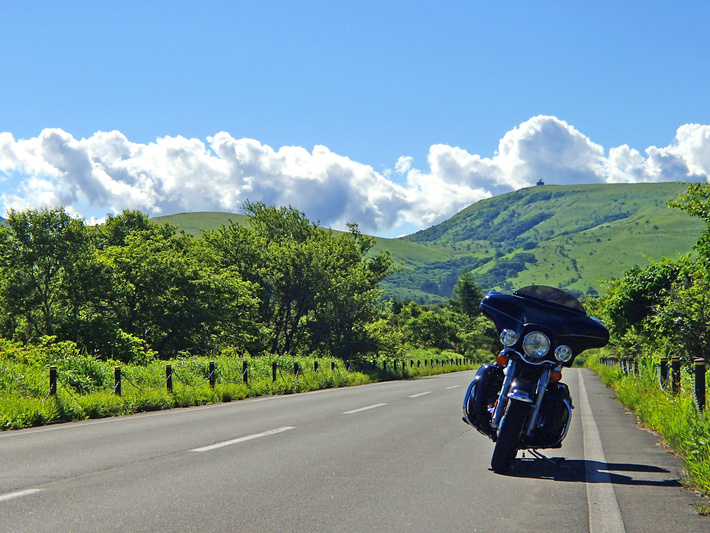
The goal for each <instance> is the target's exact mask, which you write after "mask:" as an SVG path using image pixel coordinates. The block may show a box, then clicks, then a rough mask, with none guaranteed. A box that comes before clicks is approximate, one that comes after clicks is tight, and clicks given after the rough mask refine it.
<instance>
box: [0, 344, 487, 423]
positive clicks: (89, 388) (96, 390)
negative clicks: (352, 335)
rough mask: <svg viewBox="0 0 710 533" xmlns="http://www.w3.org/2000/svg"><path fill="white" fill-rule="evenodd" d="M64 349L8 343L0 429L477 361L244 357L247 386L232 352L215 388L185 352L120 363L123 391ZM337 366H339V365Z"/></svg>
mask: <svg viewBox="0 0 710 533" xmlns="http://www.w3.org/2000/svg"><path fill="white" fill-rule="evenodd" d="M64 348H65V349H67V350H69V351H68V352H67V353H65V354H64V355H63V356H60V355H58V353H57V352H56V350H55V347H54V346H50V347H22V346H20V345H18V344H16V343H11V342H9V341H3V342H2V344H1V345H0V430H8V429H19V428H25V427H31V426H41V425H45V424H51V423H56V422H65V421H74V420H82V419H86V418H103V417H109V416H120V415H126V414H131V413H137V412H142V411H155V410H162V409H171V408H174V407H188V406H193V405H204V404H210V403H218V402H229V401H235V400H241V399H244V398H248V397H254V396H267V395H276V394H279V395H281V394H295V393H300V392H307V391H312V390H319V389H325V388H333V387H347V386H353V385H362V384H366V383H372V382H375V381H383V380H392V379H407V378H412V377H419V376H427V375H435V374H441V373H444V372H454V371H460V370H468V369H472V368H474V367H476V366H477V365H478V363H475V362H469V363H464V364H459V361H460V360H461V358H460V357H459V356H458V355H457V354H454V353H450V352H441V351H439V350H428V351H423V350H421V351H415V352H412V353H411V354H410V356H409V357H407V358H403V359H400V360H397V369H396V370H395V367H394V363H395V361H394V360H392V359H390V360H387V361H386V368H385V365H384V363H385V360H383V359H379V360H375V361H367V363H366V366H365V368H364V369H363V368H362V366H361V365H362V362H361V361H353V362H352V364H351V371H347V370H346V369H345V367H344V361H342V360H339V359H335V358H314V357H295V358H293V357H282V356H263V357H257V358H249V359H246V361H247V362H248V365H249V371H248V376H247V377H248V379H247V383H245V381H244V379H243V376H242V372H243V362H244V361H245V360H244V359H241V358H239V357H235V356H233V355H231V354H228V353H227V354H223V355H221V356H218V357H214V358H212V361H213V362H214V363H215V366H216V384H215V387H214V388H212V387H211V386H210V384H209V381H208V378H209V368H210V359H208V358H204V357H182V358H179V359H174V360H171V361H153V362H151V363H150V364H148V365H144V366H140V365H122V366H121V374H122V381H121V389H122V390H121V392H122V394H121V395H120V396H119V395H117V394H115V393H114V390H113V389H114V383H115V377H114V376H115V373H114V371H115V366H116V365H117V363H115V362H113V361H107V362H101V361H98V360H96V359H94V358H92V357H90V356H86V355H82V354H79V353H71V347H70V346H69V345H66V346H64ZM454 360H456V361H454ZM434 361H436V362H434ZM273 363H276V364H277V374H276V380H274V379H273V376H272V364H273ZM316 363H318V367H319V368H318V372H315V364H316ZM332 363H335V364H336V367H335V369H333V368H332ZM167 364H170V365H171V367H172V370H173V390H172V392H169V391H168V389H167V385H166V365H167ZM296 364H298V366H299V372H298V374H296V373H295V368H296ZM49 365H54V366H56V367H57V373H58V387H57V395H56V397H52V396H50V395H49Z"/></svg>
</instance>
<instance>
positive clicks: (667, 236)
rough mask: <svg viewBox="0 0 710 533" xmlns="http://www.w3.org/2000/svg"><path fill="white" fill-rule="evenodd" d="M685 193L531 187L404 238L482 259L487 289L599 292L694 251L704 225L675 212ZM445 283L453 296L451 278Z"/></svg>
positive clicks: (637, 187)
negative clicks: (652, 262)
mask: <svg viewBox="0 0 710 533" xmlns="http://www.w3.org/2000/svg"><path fill="white" fill-rule="evenodd" d="M685 190H686V185H685V184H679V183H634V184H597V185H567V186H554V185H551V186H538V187H529V188H526V189H521V190H518V191H515V192H512V193H509V194H505V195H501V196H497V197H494V198H489V199H486V200H483V201H480V202H477V203H475V204H473V205H472V206H470V207H468V208H466V209H464V210H463V211H461V212H459V213H458V214H456V215H455V216H453V217H452V218H450V219H449V220H447V221H445V222H443V223H441V224H439V225H437V226H434V227H431V228H428V229H426V230H423V231H420V232H418V233H415V234H414V235H410V236H408V237H404V239H405V240H408V241H410V242H416V243H418V244H424V245H432V246H437V247H441V246H445V247H447V248H449V249H450V250H452V251H453V252H454V254H455V255H456V256H457V257H468V258H475V260H476V264H475V266H474V267H473V268H472V269H471V270H472V271H473V273H474V274H475V275H476V278H477V280H478V282H479V283H480V284H481V285H482V286H483V287H484V288H486V289H490V288H503V289H510V288H512V287H518V286H523V285H527V284H531V283H538V284H549V285H552V286H555V287H560V288H564V289H567V290H568V291H570V292H572V293H576V294H585V293H586V294H595V292H596V291H599V289H600V287H601V283H600V281H601V280H610V279H614V278H618V277H620V276H621V275H622V274H623V272H624V271H625V270H627V269H629V268H631V267H632V266H634V265H640V266H644V265H646V264H647V263H648V259H647V258H652V259H657V258H659V257H661V256H667V257H675V256H677V255H678V254H684V253H686V252H688V251H690V249H691V248H692V247H693V245H694V244H695V242H696V241H697V239H698V236H699V234H700V232H701V231H702V230H703V228H704V227H705V225H704V224H703V222H702V221H700V220H699V219H695V218H692V217H690V216H688V215H687V214H686V213H684V212H682V211H680V210H678V209H671V208H669V207H668V202H669V201H670V200H672V199H674V198H677V196H678V194H679V193H680V192H683V191H685ZM420 268H422V267H420ZM423 268H426V267H425V266H423ZM421 278H424V279H422V283H426V284H427V287H426V288H429V289H431V288H432V282H434V283H436V279H435V277H434V276H432V275H425V276H423V277H420V279H421ZM389 281H390V282H391V283H393V284H399V283H400V282H399V280H398V279H396V278H394V279H391V280H389ZM438 283H439V286H440V290H439V291H438V292H439V293H442V294H446V291H447V290H448V285H450V280H449V279H448V278H446V279H443V278H442V279H441V281H439V282H438ZM404 285H409V284H408V283H404ZM427 292H431V291H427Z"/></svg>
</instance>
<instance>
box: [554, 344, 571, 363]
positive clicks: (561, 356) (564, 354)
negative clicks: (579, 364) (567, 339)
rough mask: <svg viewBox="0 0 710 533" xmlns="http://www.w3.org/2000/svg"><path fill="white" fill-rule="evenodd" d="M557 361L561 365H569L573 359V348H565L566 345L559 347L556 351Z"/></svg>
mask: <svg viewBox="0 0 710 533" xmlns="http://www.w3.org/2000/svg"><path fill="white" fill-rule="evenodd" d="M555 359H557V360H558V361H559V362H560V363H567V362H568V361H569V360H570V359H572V348H570V347H569V346H565V345H564V344H561V345H559V346H558V347H557V349H556V350H555Z"/></svg>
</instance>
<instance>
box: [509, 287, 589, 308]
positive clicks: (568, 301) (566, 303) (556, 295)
mask: <svg viewBox="0 0 710 533" xmlns="http://www.w3.org/2000/svg"><path fill="white" fill-rule="evenodd" d="M513 294H515V295H516V296H523V297H527V298H537V299H538V300H542V301H544V302H547V303H551V304H555V305H561V306H562V307H567V308H568V309H572V310H574V311H577V312H579V313H583V314H585V315H586V314H587V312H586V311H585V310H584V307H583V306H582V304H581V303H579V300H577V298H575V297H574V296H572V295H571V294H568V293H566V292H565V291H563V290H561V289H555V288H554V287H547V286H545V285H529V286H528V287H523V288H522V289H518V290H517V291H515V292H514V293H513Z"/></svg>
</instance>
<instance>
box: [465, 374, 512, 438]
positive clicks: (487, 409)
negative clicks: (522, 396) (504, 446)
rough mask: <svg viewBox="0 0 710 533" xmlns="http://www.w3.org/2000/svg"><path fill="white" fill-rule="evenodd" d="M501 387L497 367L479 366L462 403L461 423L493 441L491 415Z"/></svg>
mask: <svg viewBox="0 0 710 533" xmlns="http://www.w3.org/2000/svg"><path fill="white" fill-rule="evenodd" d="M502 386H503V369H502V368H501V367H499V366H498V365H492V364H487V365H483V366H481V368H479V369H478V372H476V377H474V378H473V381H472V382H471V384H470V385H469V386H468V390H467V391H466V396H465V397H464V401H463V421H464V422H466V423H467V424H469V425H471V426H473V427H474V428H476V429H477V430H478V431H480V432H481V433H483V434H484V435H487V436H489V437H490V438H492V439H494V440H495V436H496V432H495V431H494V430H493V428H491V413H492V411H493V406H494V405H495V403H496V400H497V399H498V393H499V392H500V389H501V387H502Z"/></svg>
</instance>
